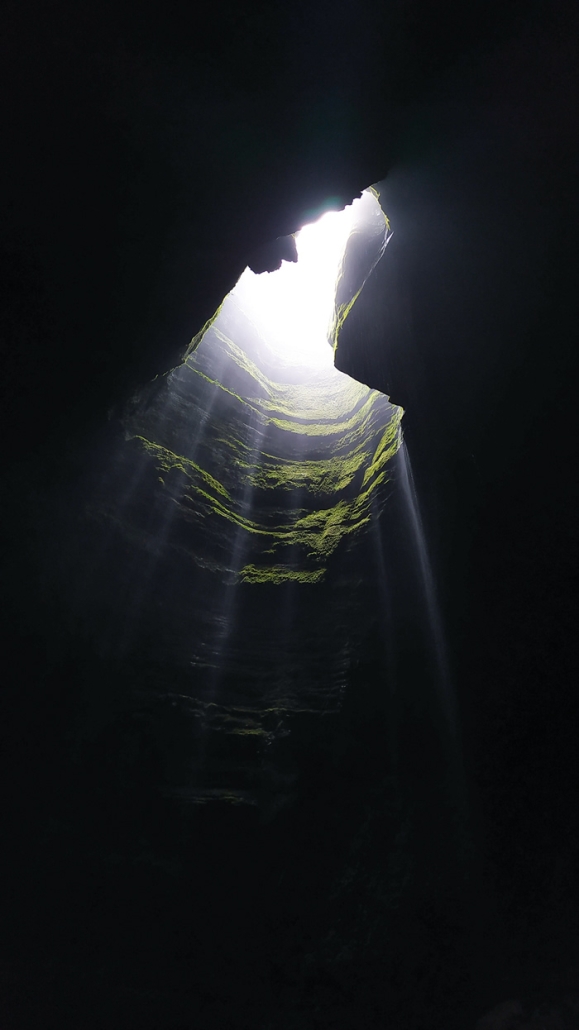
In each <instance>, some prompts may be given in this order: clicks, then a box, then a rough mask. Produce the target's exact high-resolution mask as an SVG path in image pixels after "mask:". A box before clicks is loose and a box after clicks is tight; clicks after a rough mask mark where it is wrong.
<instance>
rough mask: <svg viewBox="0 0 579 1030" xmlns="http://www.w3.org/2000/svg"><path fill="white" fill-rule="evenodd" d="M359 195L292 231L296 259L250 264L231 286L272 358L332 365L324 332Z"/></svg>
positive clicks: (305, 364) (306, 365) (310, 365)
mask: <svg viewBox="0 0 579 1030" xmlns="http://www.w3.org/2000/svg"><path fill="white" fill-rule="evenodd" d="M362 204H363V200H362V198H360V199H358V200H354V202H353V203H352V204H350V205H349V206H348V207H346V208H345V209H344V210H343V211H329V212H327V213H326V214H325V215H323V216H322V217H321V218H320V219H319V220H318V221H317V222H314V223H313V224H311V225H306V226H304V228H303V229H300V231H299V232H298V233H296V246H297V252H298V260H297V263H291V262H287V261H283V262H282V265H281V268H279V269H278V270H277V271H276V272H269V273H267V272H264V273H262V274H261V275H256V274H255V273H254V272H252V271H251V270H250V269H249V268H246V270H245V272H244V273H243V275H242V276H241V278H240V280H239V282H238V284H237V286H236V287H235V291H234V293H235V295H236V298H237V299H238V300H239V301H240V303H241V304H242V305H243V307H244V308H245V309H246V310H251V312H252V320H253V321H254V323H255V324H256V326H257V328H258V329H259V331H260V333H261V335H262V337H263V339H264V340H266V342H267V345H268V347H269V348H270V350H272V351H273V353H274V355H275V356H276V358H278V359H281V360H282V362H284V363H287V364H295V365H300V366H301V367H303V368H310V369H327V368H331V367H332V366H333V353H332V348H331V346H330V345H329V343H328V330H329V326H330V322H331V319H332V314H333V307H334V297H335V292H336V280H337V277H338V274H339V271H340V267H341V263H342V258H343V256H344V251H345V249H346V243H347V241H348V237H349V235H350V232H351V229H352V226H353V224H354V222H355V219H356V216H357V214H359V210H358V209H359V208H360V206H361V205H362Z"/></svg>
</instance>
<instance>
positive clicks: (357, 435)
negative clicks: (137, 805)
mask: <svg viewBox="0 0 579 1030" xmlns="http://www.w3.org/2000/svg"><path fill="white" fill-rule="evenodd" d="M357 203H358V208H357V209H356V219H355V222H354V225H353V233H352V234H351V235H350V237H349V240H348V243H347V246H346V252H345V255H344V259H343V262H342V267H341V271H340V278H339V286H338V294H337V296H336V301H335V305H334V307H335V309H336V310H337V311H339V312H340V315H339V319H341V320H342V321H343V320H344V318H345V314H344V311H345V309H346V308H348V307H350V306H351V304H352V303H353V302H354V300H355V299H356V297H357V296H358V294H359V293H360V290H361V288H362V285H363V282H364V279H365V277H366V276H367V273H368V268H369V267H372V265H373V264H375V263H376V261H377V260H379V257H380V256H381V253H382V252H383V249H384V242H385V239H386V227H385V220H384V216H383V214H382V211H381V208H380V206H379V204H378V202H377V200H376V198H375V197H374V196H373V195H372V194H367V195H366V196H365V198H364V199H363V200H362V201H359V202H357ZM332 217H333V218H336V217H337V216H335V215H334V216H332ZM338 259H339V254H338ZM333 260H334V261H335V260H336V256H335V255H333ZM273 275H274V276H275V275H276V273H273ZM247 277H249V281H248V279H247ZM255 279H256V277H255V276H253V277H252V273H250V272H246V273H245V276H244V277H242V279H241V280H240V283H239V285H238V286H237V287H236V288H235V289H234V290H233V292H232V293H231V294H230V295H229V296H228V297H227V298H226V299H225V301H224V303H223V305H222V306H221V308H220V310H219V312H218V314H217V317H216V318H215V319H214V321H213V322H212V324H211V325H210V327H209V328H208V329H207V331H206V332H205V333H204V335H203V338H202V340H201V342H200V343H199V345H198V346H197V347H196V349H195V350H193V351H192V352H191V353H190V354H189V356H188V357H187V358H186V360H185V361H184V363H183V364H182V365H180V366H179V367H178V368H176V369H174V370H173V371H172V372H170V373H168V374H167V375H166V376H164V377H162V378H160V379H157V380H155V381H154V382H153V383H152V384H151V385H150V386H149V388H148V389H147V390H145V391H144V392H143V395H142V396H141V398H140V400H139V401H138V402H136V403H135V404H134V405H133V408H132V410H131V411H130V412H129V413H127V414H126V415H125V417H124V419H123V432H124V436H123V438H122V439H120V438H119V439H118V440H117V443H116V445H115V447H114V450H113V453H112V455H111V458H110V461H109V462H108V467H107V468H106V471H105V475H104V479H103V481H102V482H101V484H100V486H99V489H98V491H97V494H96V495H95V496H94V497H93V499H92V500H91V502H90V504H89V513H90V517H91V520H92V523H93V531H94V532H96V534H97V537H98V538H99V541H100V543H99V546H100V548H102V550H103V552H104V557H103V559H102V561H99V567H98V568H95V569H94V571H93V573H92V574H91V576H90V583H91V586H90V592H89V593H90V599H89V597H88V596H87V605H88V608H89V609H90V608H91V606H94V596H95V594H96V596H97V597H100V598H101V603H102V604H106V607H107V609H108V615H107V616H106V619H105V627H104V638H105V641H106V644H105V649H106V652H107V653H108V654H109V655H111V656H117V657H119V656H122V655H127V654H135V653H137V654H138V655H139V660H140V661H141V662H144V663H147V662H149V663H151V666H152V667H153V666H156V667H157V668H158V672H157V674H156V677H155V676H153V677H151V678H150V682H149V686H148V689H149V690H152V691H153V692H155V691H156V692H157V693H158V694H161V695H163V696H165V697H166V699H168V698H169V695H175V696H174V697H172V698H171V703H174V704H178V705H179V706H181V707H182V708H183V709H184V718H186V719H189V720H192V722H193V725H194V727H195V728H196V729H195V735H196V736H197V737H198V742H197V745H196V748H193V750H192V753H191V755H190V756H188V760H189V765H193V766H195V765H196V763H197V762H198V761H201V759H200V758H199V754H200V750H199V749H200V748H201V750H203V751H206V750H207V747H208V744H207V741H208V740H209V738H211V737H212V736H215V735H218V736H223V735H228V736H230V737H232V738H235V739H234V742H233V745H232V748H233V750H234V751H235V753H236V755H237V758H236V759H235V760H232V766H231V767H229V768H226V767H225V766H223V763H222V765H221V767H219V768H216V766H215V764H213V765H212V766H211V768H209V767H208V766H207V763H206V762H205V760H203V761H204V766H205V767H204V769H203V770H200V769H197V770H196V773H195V775H193V776H191V775H190V774H188V775H186V774H185V771H183V775H184V776H186V779H185V782H182V783H180V784H178V786H179V788H180V789H185V788H187V787H188V788H189V789H190V796H193V795H194V794H195V791H196V790H201V792H202V796H205V794H206V792H207V790H213V789H214V790H217V789H219V790H221V792H222V795H223V796H224V797H227V798H231V796H232V795H234V794H235V793H236V791H237V792H239V790H240V789H242V788H243V789H244V791H245V792H244V793H243V797H244V798H245V800H247V798H248V795H247V789H246V788H247V787H248V785H251V784H253V785H254V786H255V784H256V782H257V779H258V778H259V776H260V775H261V773H260V763H261V761H262V759H263V754H262V752H263V745H264V743H265V742H269V743H271V741H272V740H273V739H274V737H275V735H276V728H277V730H279V731H280V732H282V734H283V732H284V729H283V727H284V726H285V722H286V721H287V717H288V715H291V713H296V712H300V711H301V712H311V713H315V712H317V713H322V712H328V711H336V710H337V708H338V706H339V701H340V697H341V694H342V692H343V689H344V685H345V679H346V675H347V672H348V669H349V668H350V666H351V664H352V662H353V661H355V660H356V659H357V658H359V656H360V649H361V647H362V640H363V639H364V636H365V634H366V633H367V631H368V628H369V625H370V624H371V623H372V622H373V620H374V619H375V618H376V609H377V605H378V598H379V591H380V585H379V583H378V577H377V574H376V568H375V563H374V562H373V561H372V558H371V557H369V555H371V553H372V548H373V547H374V541H375V537H376V534H377V533H379V532H380V530H379V521H380V518H381V516H382V515H383V514H384V511H385V508H386V507H387V501H388V494H389V492H390V491H391V479H392V474H393V459H394V458H395V455H396V453H397V451H398V448H399V446H400V443H401V417H402V409H400V408H396V407H394V406H392V405H391V404H390V403H389V401H388V399H387V397H386V396H384V395H383V394H381V393H378V392H377V391H376V390H371V389H369V388H368V387H366V386H363V385H361V384H360V383H357V382H355V381H354V380H352V379H350V378H349V377H348V376H346V375H344V374H343V373H341V372H339V371H337V370H336V369H335V368H334V366H333V361H332V350H331V347H330V346H329V344H328V342H327V340H324V339H323V338H322V339H321V340H320V341H316V340H313V341H312V346H314V345H315V344H316V342H317V343H318V344H321V348H322V349H321V351H320V352H319V353H320V357H319V360H317V363H316V362H314V363H313V364H306V365H305V366H304V364H303V362H302V361H301V360H300V358H298V359H296V358H295V357H293V355H292V352H291V347H292V339H291V332H290V337H288V339H287V340H286V347H287V348H289V351H288V350H286V351H281V352H280V351H279V350H277V351H276V349H275V347H274V346H273V345H272V340H271V339H270V337H269V335H268V326H267V325H264V323H263V317H264V316H263V312H262V311H261V310H260V307H259V305H260V297H261V298H262V302H263V304H265V303H266V299H265V294H263V287H264V286H265V287H266V288H267V286H268V282H266V283H265V284H260V290H261V292H259V291H258V294H257V295H255V296H254V295H253V294H252V283H253V282H255ZM348 284H350V285H348ZM269 285H270V286H271V287H272V288H275V282H274V280H273V279H272V280H270V281H269ZM288 288H289V289H291V283H290V286H289V287H288ZM294 289H296V290H297V292H296V293H295V295H294V296H293V300H292V297H291V295H290V301H289V303H290V305H291V304H293V305H297V304H299V303H300V297H301V294H300V292H299V289H298V288H297V287H294ZM274 296H275V298H277V303H278V304H282V303H283V297H282V295H281V293H279V289H278V290H277V292H275V294H274ZM331 299H332V298H331V296H330V302H331ZM308 311H309V309H308ZM274 315H275V312H274ZM275 317H277V318H279V319H281V320H283V318H284V312H283V311H280V310H278V313H277V315H275ZM286 317H289V315H288V314H287V313H286ZM311 317H312V318H314V315H313V313H311ZM305 318H306V324H304V325H303V326H301V327H300V325H298V324H296V326H295V328H294V329H293V330H292V331H293V332H296V333H299V332H303V333H307V332H308V324H307V318H308V312H306V315H305ZM335 325H336V320H335V319H334V329H332V330H331V332H332V333H334V332H335ZM269 331H270V332H271V333H272V334H274V335H275V333H276V323H275V321H274V322H273V323H271V322H270V324H269ZM277 331H278V332H279V330H277ZM304 354H305V358H304V360H305V361H306V362H307V360H308V355H307V351H306V352H304ZM369 534H370V537H371V542H370V543H368V540H367V538H368V535H369ZM167 670H173V671H174V673H175V675H176V676H177V677H178V682H179V686H178V688H175V689H170V688H168V687H167V680H168V679H169V680H170V676H169V677H168V674H167ZM155 679H156V683H155ZM202 738H204V742H203V745H202V747H201V741H202ZM211 746H212V745H209V747H210V748H211ZM196 751H197V752H198V753H197V754H196ZM260 755H261V758H260ZM244 762H245V764H246V768H244V769H242V768H241V766H243V763H244ZM209 764H210V765H211V763H209ZM233 766H236V768H233ZM175 786H176V785H175ZM239 796H241V795H239Z"/></svg>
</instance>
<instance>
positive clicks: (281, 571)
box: [239, 565, 325, 583]
mask: <svg viewBox="0 0 579 1030" xmlns="http://www.w3.org/2000/svg"><path fill="white" fill-rule="evenodd" d="M324 574H325V569H315V570H306V569H290V568H286V567H285V566H284V565H271V566H269V567H267V566H266V567H263V568H258V566H257V565H245V566H244V567H243V568H242V570H241V572H240V573H239V578H240V580H241V581H242V583H287V582H294V583H319V582H320V581H321V580H322V579H323V578H324Z"/></svg>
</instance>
